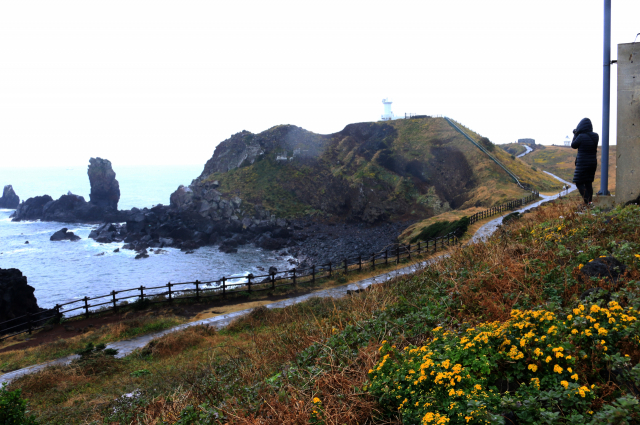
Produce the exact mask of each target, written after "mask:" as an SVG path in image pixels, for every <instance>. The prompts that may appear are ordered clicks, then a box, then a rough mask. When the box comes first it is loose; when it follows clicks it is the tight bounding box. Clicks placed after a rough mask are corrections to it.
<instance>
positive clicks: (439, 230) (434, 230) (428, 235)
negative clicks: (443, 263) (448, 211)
mask: <svg viewBox="0 0 640 425" xmlns="http://www.w3.org/2000/svg"><path fill="white" fill-rule="evenodd" d="M468 227H469V218H468V217H462V218H461V219H460V220H456V221H437V222H435V223H433V224H431V225H430V226H426V227H424V228H423V229H422V230H421V231H420V233H418V235H416V236H415V237H414V238H412V239H411V243H414V242H417V241H419V240H420V241H425V240H427V239H433V238H437V237H439V236H445V235H447V234H449V233H451V232H455V235H456V236H457V237H460V236H462V235H464V234H465V233H466V232H467V228H468Z"/></svg>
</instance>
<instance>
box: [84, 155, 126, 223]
mask: <svg viewBox="0 0 640 425" xmlns="http://www.w3.org/2000/svg"><path fill="white" fill-rule="evenodd" d="M87 174H88V175H89V183H91V193H90V195H89V198H90V200H91V203H93V204H94V205H97V206H98V207H103V208H112V209H114V210H117V209H118V201H119V200H120V185H119V184H118V180H116V173H115V172H114V171H113V169H112V168H111V161H109V160H107V159H102V158H91V159H89V169H88V170H87Z"/></svg>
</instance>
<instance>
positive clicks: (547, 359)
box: [544, 356, 553, 363]
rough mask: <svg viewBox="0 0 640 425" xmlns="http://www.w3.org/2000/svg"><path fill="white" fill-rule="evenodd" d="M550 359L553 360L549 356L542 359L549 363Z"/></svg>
mask: <svg viewBox="0 0 640 425" xmlns="http://www.w3.org/2000/svg"><path fill="white" fill-rule="evenodd" d="M551 360H553V359H552V358H551V356H547V358H546V359H544V361H545V362H547V363H549V362H550V361H551Z"/></svg>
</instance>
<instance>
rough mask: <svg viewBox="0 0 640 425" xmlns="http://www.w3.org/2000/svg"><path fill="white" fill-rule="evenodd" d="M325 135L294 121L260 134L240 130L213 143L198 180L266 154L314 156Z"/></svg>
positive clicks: (324, 142) (248, 162)
mask: <svg viewBox="0 0 640 425" xmlns="http://www.w3.org/2000/svg"><path fill="white" fill-rule="evenodd" d="M327 140H328V138H327V137H326V136H323V135H320V134H315V133H312V132H310V131H307V130H305V129H303V128H300V127H296V126H295V125H279V126H276V127H272V128H270V129H269V130H267V131H263V132H262V133H260V134H253V133H251V132H249V131H246V130H243V131H241V132H240V133H236V134H234V135H233V136H231V137H230V138H229V139H227V140H225V141H223V142H221V143H220V144H219V145H218V146H216V149H215V151H214V152H213V156H212V157H211V158H210V159H209V160H208V161H207V163H206V164H205V166H204V170H203V171H202V174H201V175H200V177H199V178H198V180H202V179H205V178H206V177H207V176H209V175H211V174H213V173H225V172H227V171H231V170H233V169H235V168H239V167H242V166H249V165H252V164H253V163H254V162H256V160H259V159H261V158H263V157H264V156H265V155H270V154H275V155H276V156H280V157H285V158H289V157H293V156H297V157H300V158H302V157H317V156H318V155H319V154H320V153H321V152H322V150H323V147H324V145H325V144H326V142H327Z"/></svg>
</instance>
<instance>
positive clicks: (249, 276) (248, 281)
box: [247, 273, 253, 293]
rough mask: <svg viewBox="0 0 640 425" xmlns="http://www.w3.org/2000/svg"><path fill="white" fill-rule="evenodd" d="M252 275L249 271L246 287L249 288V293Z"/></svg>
mask: <svg viewBox="0 0 640 425" xmlns="http://www.w3.org/2000/svg"><path fill="white" fill-rule="evenodd" d="M252 277H253V276H252V275H251V273H249V275H248V276H247V288H248V289H249V293H251V278H252Z"/></svg>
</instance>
